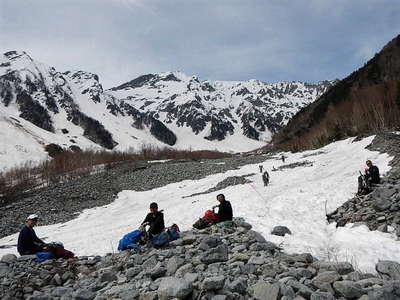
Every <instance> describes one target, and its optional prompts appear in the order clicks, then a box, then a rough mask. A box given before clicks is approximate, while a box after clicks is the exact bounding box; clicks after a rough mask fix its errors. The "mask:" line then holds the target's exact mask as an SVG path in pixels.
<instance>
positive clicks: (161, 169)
mask: <svg viewBox="0 0 400 300" xmlns="http://www.w3.org/2000/svg"><path fill="white" fill-rule="evenodd" d="M265 159H266V157H265V156H263V155H251V156H246V157H232V158H224V159H216V160H202V161H183V160H181V161H170V162H167V163H147V162H137V163H135V164H125V165H121V166H118V167H115V168H112V169H107V170H105V171H103V172H100V173H97V174H93V175H91V176H87V177H84V178H79V179H76V180H71V181H69V182H64V183H58V184H52V185H51V186H48V187H45V188H41V189H37V190H34V191H32V192H31V193H28V194H26V195H25V196H24V197H23V198H20V199H17V200H15V202H13V203H12V204H9V205H6V206H2V207H1V206H0V219H1V223H0V237H4V236H7V235H10V234H13V233H15V232H18V231H19V230H20V228H21V226H22V225H23V224H24V222H25V218H26V217H27V216H28V215H29V214H32V213H36V214H38V215H39V216H40V219H41V220H40V224H41V225H47V224H54V223H59V222H66V221H69V220H71V219H73V218H74V217H76V215H77V214H79V212H81V211H82V210H84V209H86V208H92V207H96V206H102V205H106V204H109V203H111V202H112V201H114V199H115V197H116V196H117V194H118V193H119V192H120V191H122V190H137V191H146V190H150V189H153V188H157V187H161V186H164V185H167V184H169V183H173V182H179V181H182V180H187V179H192V180H196V179H200V178H203V177H206V176H208V175H211V174H215V173H223V172H226V171H228V170H232V169H235V168H239V167H240V166H243V165H246V164H251V163H260V162H262V161H264V160H265ZM255 171H257V170H255ZM242 181H243V180H240V179H239V180H235V179H233V180H225V181H224V182H222V183H220V184H218V182H216V183H215V188H214V189H213V191H216V190H220V189H223V188H225V187H227V186H230V185H234V184H241V183H242Z"/></svg>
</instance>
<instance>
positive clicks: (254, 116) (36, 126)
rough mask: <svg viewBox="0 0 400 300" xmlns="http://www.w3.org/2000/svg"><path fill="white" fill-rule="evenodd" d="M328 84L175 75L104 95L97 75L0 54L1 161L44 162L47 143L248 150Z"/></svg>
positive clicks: (147, 78)
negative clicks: (9, 159) (11, 155)
mask: <svg viewBox="0 0 400 300" xmlns="http://www.w3.org/2000/svg"><path fill="white" fill-rule="evenodd" d="M332 84H333V83H332V82H328V81H324V82H320V83H318V84H307V83H301V82H290V83H289V82H287V83H275V84H267V83H264V82H260V81H257V80H250V81H245V82H224V81H215V82H211V81H200V80H199V79H198V78H196V77H195V76H192V77H189V76H186V75H185V74H182V73H179V72H174V73H162V74H148V75H144V76H140V77H138V78H136V79H134V80H132V81H130V82H127V83H124V84H122V85H120V86H117V87H114V88H111V89H109V90H103V87H102V85H101V83H100V81H99V78H98V76H97V75H95V74H92V73H89V72H83V71H74V72H72V71H68V72H63V73H62V72H59V71H57V70H55V69H54V68H51V67H48V66H46V65H44V64H42V63H39V62H37V61H35V60H34V59H32V58H31V57H30V56H29V55H28V54H26V53H24V52H16V51H10V52H7V53H5V54H4V55H2V56H0V128H1V129H2V130H1V131H0V132H1V133H0V137H1V138H2V140H4V141H6V142H5V143H2V145H1V148H0V156H1V157H4V158H5V159H7V157H8V156H10V155H9V154H10V153H13V154H14V155H13V156H14V157H19V158H20V160H22V161H23V160H26V159H27V157H31V158H35V157H37V158H43V157H45V154H44V152H43V145H46V144H49V143H56V144H59V145H61V146H63V147H64V148H68V147H70V146H79V147H80V148H95V149H114V150H125V149H128V148H133V149H138V148H140V147H141V146H142V145H143V144H146V145H155V146H172V147H175V148H180V149H182V148H185V149H187V148H192V149H211V150H214V149H217V150H220V151H234V152H236V151H247V150H251V149H255V148H257V147H259V146H261V145H263V144H264V143H265V141H268V140H270V138H271V134H272V133H274V132H276V131H277V130H278V129H279V128H281V127H282V126H283V125H285V124H286V123H287V122H288V120H289V119H290V118H291V116H292V115H293V114H295V113H296V112H297V111H298V110H300V109H301V108H302V107H304V106H305V105H307V104H309V103H311V102H313V101H314V100H315V99H317V97H319V96H320V95H321V94H323V93H324V92H325V91H326V90H327V89H328V88H329V87H330V86H332ZM0 167H1V166H0Z"/></svg>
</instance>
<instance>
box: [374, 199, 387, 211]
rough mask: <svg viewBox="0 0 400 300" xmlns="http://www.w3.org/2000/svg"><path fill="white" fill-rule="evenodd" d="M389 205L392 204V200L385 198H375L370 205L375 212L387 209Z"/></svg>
mask: <svg viewBox="0 0 400 300" xmlns="http://www.w3.org/2000/svg"><path fill="white" fill-rule="evenodd" d="M391 205H392V202H391V201H389V200H387V199H385V198H380V199H375V200H374V201H373V202H372V207H373V208H374V209H375V210H376V211H377V212H381V211H385V210H387V209H389V208H390V206H391Z"/></svg>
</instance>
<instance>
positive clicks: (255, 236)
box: [248, 230, 267, 243]
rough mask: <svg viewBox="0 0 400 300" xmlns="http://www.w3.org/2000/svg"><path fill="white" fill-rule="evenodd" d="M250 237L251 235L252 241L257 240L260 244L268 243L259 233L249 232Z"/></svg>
mask: <svg viewBox="0 0 400 300" xmlns="http://www.w3.org/2000/svg"><path fill="white" fill-rule="evenodd" d="M248 235H249V237H250V238H251V239H254V240H256V241H257V242H259V243H266V242H267V241H266V240H265V238H264V237H263V236H262V235H261V234H260V233H258V232H257V231H254V230H249V231H248Z"/></svg>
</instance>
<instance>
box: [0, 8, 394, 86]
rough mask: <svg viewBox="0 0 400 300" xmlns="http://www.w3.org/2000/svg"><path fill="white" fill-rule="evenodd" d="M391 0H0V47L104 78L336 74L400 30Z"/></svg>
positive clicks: (270, 78)
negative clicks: (169, 74)
mask: <svg viewBox="0 0 400 300" xmlns="http://www.w3.org/2000/svg"><path fill="white" fill-rule="evenodd" d="M399 16H400V1H399V0H0V51H1V52H5V51H9V50H23V51H26V52H28V54H30V55H31V56H32V57H33V58H34V59H36V60H39V61H41V62H44V63H46V64H47V65H51V66H54V67H56V69H57V70H59V71H65V70H76V69H82V70H86V71H91V72H94V73H96V74H98V75H99V76H100V81H101V82H102V83H103V85H104V86H105V87H106V88H108V87H112V86H115V85H118V84H121V83H123V82H126V81H128V80H131V79H133V78H134V77H136V76H138V75H141V74H147V73H155V72H165V71H178V70H179V71H182V72H184V73H186V74H189V75H193V74H196V75H198V76H199V77H200V78H201V79H212V80H248V79H259V80H263V81H267V82H276V81H292V80H301V81H319V80H324V79H335V78H343V77H345V76H346V75H348V74H349V73H351V72H352V71H354V70H355V69H357V68H358V67H360V66H362V65H363V64H364V63H365V62H366V61H367V60H368V59H370V58H371V57H372V56H373V55H374V54H375V53H376V52H378V51H379V50H380V49H381V48H382V47H383V46H384V45H385V44H386V43H387V42H388V41H390V40H391V39H392V38H394V37H395V36H396V35H397V34H399V33H400V18H399Z"/></svg>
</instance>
